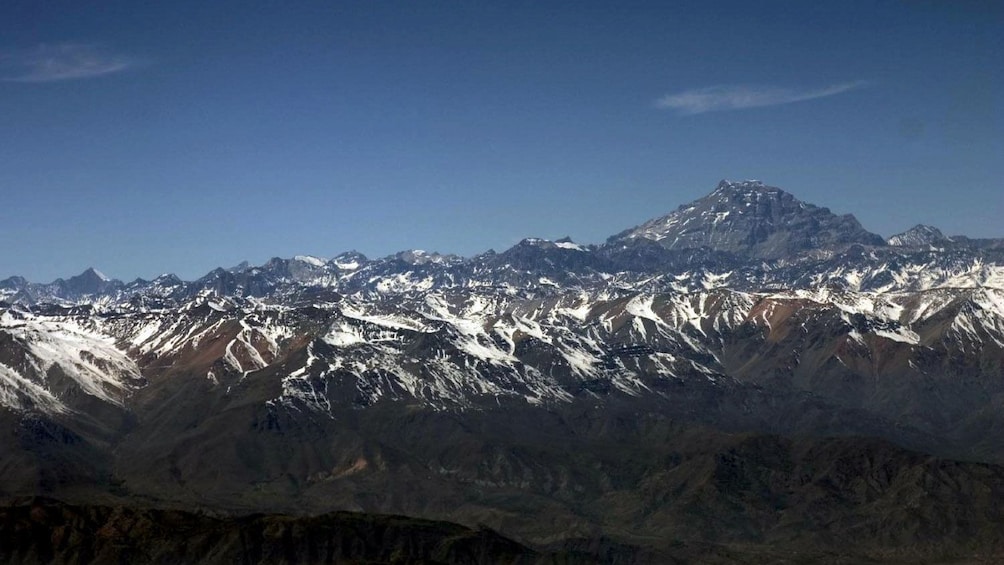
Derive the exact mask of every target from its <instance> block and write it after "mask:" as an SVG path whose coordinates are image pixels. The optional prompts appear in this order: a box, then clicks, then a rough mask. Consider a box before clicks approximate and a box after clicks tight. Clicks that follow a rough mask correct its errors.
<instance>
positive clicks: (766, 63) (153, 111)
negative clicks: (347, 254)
mask: <svg viewBox="0 0 1004 565" xmlns="http://www.w3.org/2000/svg"><path fill="white" fill-rule="evenodd" d="M1002 58H1004V3H1001V2H999V1H993V0H991V1H980V0H955V1H947V0H945V1H939V0H903V1H869V2H863V1H860V2H859V1H845V2H801V1H785V2H770V1H768V2H747V1H741V2H731V1H714V0H711V1H702V2H686V1H680V2H631V1H618V2H592V1H589V0H579V1H575V2H549V1H539V2H520V1H505V2H502V1H499V2H482V1H477V0H468V1H456V2H438V1H420V2H415V1H407V2H392V1H367V2H355V1H339V2H336V1H325V2H249V1H244V0H242V1H240V2H231V1H226V0H220V1H214V2H204V1H199V2H186V1H184V0H178V1H173V2H156V3H155V2H132V1H129V2H114V1H107V2H78V1H73V2H65V3H64V2H38V1H36V0H29V1H22V0H5V1H4V2H2V3H0V279H3V278H5V277H7V276H12V275H22V276H25V277H27V278H28V279H30V280H34V281H38V282H48V281H51V280H53V279H55V278H57V277H67V276H71V275H74V274H77V273H79V272H81V271H83V270H84V269H86V268H87V267H90V266H93V267H96V268H98V269H100V270H101V271H102V272H104V273H106V274H108V275H109V276H112V277H115V278H120V279H123V280H131V279H133V278H136V277H143V278H147V279H149V278H153V277H155V276H157V275H159V274H161V273H165V272H173V273H176V274H177V275H179V276H181V277H182V278H184V279H194V278H197V277H199V276H201V275H203V274H205V273H206V272H208V271H209V270H211V269H213V268H215V267H217V266H224V267H228V266H231V265H235V264H237V263H239V262H241V261H243V260H248V261H250V262H251V263H253V264H261V263H263V262H265V261H266V260H267V259H268V258H270V257H273V256H279V257H291V256H293V255H297V254H312V255H316V256H319V257H324V258H328V257H332V256H334V255H336V254H338V253H340V252H342V251H347V250H358V251H360V252H362V253H364V254H366V255H367V256H370V257H381V256H385V255H388V254H391V253H394V252H396V251H400V250H404V249H424V250H427V251H439V252H442V253H456V254H460V255H464V256H470V255H473V254H477V253H480V252H483V251H486V250H487V249H489V248H493V249H496V250H499V251H500V250H503V249H506V248H508V247H510V246H511V245H513V244H515V243H516V242H518V241H519V240H520V239H522V238H524V237H545V238H550V239H557V238H560V237H564V236H570V237H572V239H574V240H575V241H577V242H580V243H601V242H603V241H604V240H605V239H606V238H607V237H608V236H610V235H612V234H615V233H617V232H620V231H621V230H623V229H626V228H628V227H631V226H634V225H637V224H640V223H642V222H644V221H645V220H647V219H649V218H652V217H656V216H659V215H663V214H665V213H668V212H669V211H671V210H673V209H675V208H676V207H678V206H679V205H681V204H684V203H686V202H690V201H692V200H695V199H697V198H700V197H701V196H704V195H705V194H707V193H709V192H711V191H712V190H713V189H714V187H715V185H716V184H717V183H718V181H719V180H721V179H723V178H727V179H734V180H741V179H759V180H762V181H764V182H765V183H766V184H768V185H772V186H778V187H781V188H783V189H785V190H787V191H788V192H791V193H792V194H794V195H795V196H796V197H798V198H800V199H801V200H804V201H807V202H811V203H813V204H817V205H821V206H827V207H829V208H830V209H832V210H833V211H835V212H838V213H853V214H854V215H855V216H856V217H857V218H858V219H859V220H860V221H861V223H862V224H863V225H864V226H865V227H866V228H867V229H869V230H871V231H874V232H876V233H879V234H882V235H884V236H889V235H892V234H894V233H897V232H900V231H903V230H906V229H908V228H909V227H911V226H913V225H915V224H917V223H925V224H931V225H934V226H937V227H939V228H940V229H942V231H944V232H945V233H947V234H966V235H970V236H973V237H1004V222H1002V221H1001V218H1004V180H1002V179H1004V111H1002V105H1004V95H1002V92H1004V65H1002V64H1001V60H1002Z"/></svg>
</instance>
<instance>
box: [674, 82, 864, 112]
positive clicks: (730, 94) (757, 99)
mask: <svg viewBox="0 0 1004 565" xmlns="http://www.w3.org/2000/svg"><path fill="white" fill-rule="evenodd" d="M866 84H867V83H866V82H865V81H863V80H858V81H854V82H845V83H841V84H834V85H831V86H827V87H824V88H815V89H793V88H778V87H769V86H750V85H746V86H711V87H708V88H697V89H692V90H685V91H683V92H680V93H677V94H667V95H666V96H663V97H662V98H660V99H659V100H657V101H656V103H655V105H656V107H657V108H662V109H668V110H675V111H676V112H677V113H678V114H681V115H693V114H703V113H705V112H721V111H726V110H742V109H745V108H761V107H764V106H779V105H782V104H791V103H793V102H802V101H804V100H815V99H817V98H826V97H828V96H835V95H837V94H842V93H844V92H848V91H850V90H854V89H857V88H861V87H863V86H865V85H866Z"/></svg>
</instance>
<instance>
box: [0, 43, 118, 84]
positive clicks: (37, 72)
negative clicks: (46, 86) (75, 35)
mask: <svg viewBox="0 0 1004 565" xmlns="http://www.w3.org/2000/svg"><path fill="white" fill-rule="evenodd" d="M135 65H136V61H135V60H134V59H132V58H130V57H127V56H125V55H122V54H119V53H114V52H112V51H109V50H107V49H104V48H102V47H100V46H98V45H94V44H88V43H54V44H43V45H38V46H37V47H33V48H31V49H21V50H15V51H8V52H0V80H3V81H5V82H56V81H63V80H77V79H85V78H92V77H99V76H103V75H109V74H112V73H117V72H121V71H124V70H126V69H129V68H131V67H133V66H135Z"/></svg>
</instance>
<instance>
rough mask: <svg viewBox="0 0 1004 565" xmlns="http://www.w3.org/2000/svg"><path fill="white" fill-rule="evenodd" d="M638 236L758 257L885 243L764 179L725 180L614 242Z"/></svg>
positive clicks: (671, 244)
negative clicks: (763, 180) (764, 182)
mask: <svg viewBox="0 0 1004 565" xmlns="http://www.w3.org/2000/svg"><path fill="white" fill-rule="evenodd" d="M637 238H645V239H651V240H654V241H657V242H659V243H660V244H661V245H662V246H663V247H666V248H668V249H697V248H702V247H708V248H710V249H714V250H718V251H726V252H729V253H734V254H736V255H738V256H741V257H751V258H757V259H775V258H778V257H783V256H786V255H791V254H794V253H798V252H801V251H806V250H810V249H818V248H822V247H828V246H835V245H846V244H852V243H860V244H865V245H879V246H881V245H885V241H884V240H883V239H882V238H881V237H880V236H878V235H875V234H873V233H869V232H867V231H865V229H864V228H862V227H861V224H859V223H858V221H857V220H856V219H855V218H854V216H851V215H850V214H847V215H843V216H837V215H835V214H833V213H831V212H830V211H829V209H827V208H819V207H816V206H813V205H811V204H806V203H804V202H801V201H799V200H798V199H796V198H795V197H793V196H792V195H790V194H788V193H787V192H784V191H783V190H781V189H779V188H775V187H771V186H766V185H764V184H763V183H762V182H759V181H743V182H729V181H725V180H723V181H722V182H721V183H719V185H718V187H717V188H716V189H715V190H714V192H712V193H711V194H709V195H708V196H706V197H704V198H701V199H699V200H696V201H694V202H692V203H690V204H687V205H684V206H681V207H680V208H679V209H677V210H676V211H675V212H672V213H670V214H668V215H666V216H662V217H660V218H655V219H652V220H649V221H648V222H645V223H644V224H642V225H640V226H638V227H635V228H632V229H629V230H626V231H624V232H621V233H620V234H617V235H616V236H613V237H612V238H611V239H610V240H608V243H611V244H616V243H618V242H620V241H622V240H628V239H637Z"/></svg>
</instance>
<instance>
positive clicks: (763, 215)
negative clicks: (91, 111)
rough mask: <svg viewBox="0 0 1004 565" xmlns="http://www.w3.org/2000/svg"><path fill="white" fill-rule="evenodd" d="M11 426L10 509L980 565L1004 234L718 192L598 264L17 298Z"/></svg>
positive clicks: (696, 553) (283, 262) (680, 555)
mask: <svg viewBox="0 0 1004 565" xmlns="http://www.w3.org/2000/svg"><path fill="white" fill-rule="evenodd" d="M0 420H2V421H3V422H4V424H5V425H4V426H3V427H2V428H0V429H2V430H3V431H2V432H0V452H2V453H3V454H4V457H3V460H2V462H0V496H2V497H3V498H4V499H6V500H9V501H13V502H11V504H23V501H24V500H25V498H24V497H34V496H40V495H41V496H46V497H51V498H53V499H57V500H59V501H62V502H61V503H66V504H78V505H79V504H102V505H105V506H114V505H118V506H122V505H124V506H127V507H137V506H139V507H144V508H147V507H155V508H158V509H167V510H171V511H174V510H185V511H191V510H193V509H195V510H198V511H201V512H209V513H224V514H226V515H241V514H242V513H252V512H270V513H275V512H282V513H289V514H293V515H302V514H309V515H319V514H323V513H326V512H331V511H335V510H352V511H358V512H376V513H397V514H408V515H413V516H420V517H422V518H426V519H435V520H450V521H454V522H460V523H462V524H464V525H466V526H470V527H476V526H478V525H486V526H488V527H490V528H492V529H494V530H497V531H499V532H501V533H502V534H503V535H505V536H510V537H512V538H513V539H515V540H518V542H519V543H523V544H527V545H528V546H533V547H535V548H536V549H535V550H533V551H537V552H543V553H542V554H547V552H555V551H572V550H573V549H574V550H575V551H579V553H576V555H580V556H585V557H583V558H584V559H586V560H587V561H588V559H589V558H591V557H589V556H592V558H597V559H600V557H599V556H600V554H603V555H607V556H610V555H615V554H616V555H619V556H621V557H620V559H621V562H629V561H631V560H634V561H638V562H646V561H666V560H671V559H679V560H683V561H687V560H694V559H697V560H700V561H718V562H734V561H741V557H740V556H741V555H761V556H763V560H759V559H758V560H757V561H764V562H767V561H770V560H776V561H777V562H792V561H785V559H790V558H791V556H792V555H794V553H792V552H802V553H801V555H803V556H805V559H806V560H809V561H811V560H824V561H825V560H839V559H846V560H848V562H859V561H861V560H864V559H869V560H876V561H890V562H915V561H916V560H918V559H940V560H943V561H946V562H951V561H955V560H958V561H966V560H973V559H983V558H987V559H991V560H992V558H993V556H998V557H999V556H1001V555H1004V554H1002V553H1001V551H1002V548H1004V545H1002V543H1004V534H1002V533H1001V532H1004V527H1002V526H1004V515H1002V514H1001V511H1000V508H1002V507H1004V505H1001V504H1000V503H1001V502H1004V467H1002V466H1001V465H1004V440H1002V437H1004V436H1002V433H1004V240H1002V239H972V238H968V237H965V236H950V237H946V236H945V235H943V234H942V233H941V232H940V231H939V230H938V229H937V228H934V227H931V226H923V225H919V226H917V227H915V228H912V229H911V230H908V231H907V232H905V233H902V234H898V235H894V236H892V237H890V238H888V239H884V238H882V237H881V236H878V235H876V234H873V233H870V232H868V231H867V230H866V229H865V228H864V227H862V226H861V224H860V223H859V222H858V221H857V220H856V219H855V218H854V217H853V216H851V215H849V214H848V215H837V214H834V213H832V212H831V211H830V210H828V209H826V208H821V207H817V206H814V205H812V204H808V203H804V202H801V201H799V200H798V199H797V198H795V197H794V196H792V195H791V194H789V193H787V192H785V191H783V190H781V189H779V188H775V187H770V186H767V185H765V184H763V183H761V182H759V181H743V182H729V181H722V182H721V183H720V184H719V185H718V186H717V187H716V188H715V189H714V190H713V191H712V192H711V193H710V194H708V195H707V196H706V197H704V198H701V199H699V200H697V201H695V202H692V203H690V204H686V205H684V206H681V207H680V208H678V209H677V210H675V211H673V212H671V213H669V214H667V215H664V216H661V217H658V218H654V219H652V220H649V221H646V222H644V223H642V224H641V225H639V226H637V227H633V228H630V229H627V230H624V231H621V232H620V233H618V234H616V235H613V236H611V237H610V238H609V239H607V240H606V242H604V243H603V244H600V245H585V244H579V243H575V242H573V241H571V240H569V239H567V238H566V239H562V240H558V241H549V240H545V239H539V238H528V239H524V240H522V241H521V242H519V243H518V244H516V245H515V246H513V247H512V248H510V249H508V250H505V251H502V252H494V251H488V252H486V253H483V254H481V255H477V256H474V257H470V258H462V257H458V256H453V255H440V254H438V253H426V252H423V251H417V250H412V251H405V252H401V253H398V254H395V255H391V256H388V257H384V258H380V259H368V258H366V257H365V256H363V255H361V254H359V253H357V252H347V253H342V254H340V255H337V256H336V257H334V258H332V259H330V260H325V259H319V258H316V257H310V256H297V257H293V258H289V259H281V258H275V259H272V260H270V261H268V262H266V263H265V264H264V265H260V266H251V265H247V264H242V265H239V266H237V267H234V268H230V269H224V268H219V269H215V270H213V271H211V272H210V273H208V274H206V275H205V276H204V277H202V278H200V279H197V280H194V281H182V280H181V279H179V278H178V277H176V276H173V275H162V276H160V277H157V278H156V279H154V280H151V281H147V280H142V279H137V280H135V281H132V282H128V283H127V282H122V281H118V280H111V279H109V278H107V277H105V276H104V275H102V274H101V273H100V272H98V271H96V270H94V269H88V270H87V271H85V272H84V273H82V274H80V275H77V276H75V277H70V278H68V279H58V280H56V281H54V282H52V283H46V284H42V283H33V282H29V281H27V280H25V279H23V278H20V277H12V278H8V279H6V280H3V281H0ZM16 514H17V512H15V511H13V510H12V511H11V515H16ZM102 516H104V514H102ZM103 519H104V518H103ZM465 535H466V534H465ZM600 540H602V541H600ZM514 543H515V542H514ZM576 544H578V545H576ZM514 547H515V546H514ZM583 547H585V548H588V551H585V550H582V548H583ZM570 548H571V549H570ZM778 548H781V549H778ZM580 550H582V551H580ZM513 551H516V550H513ZM519 551H523V550H522V549H520V550H519ZM526 551H531V550H529V549H527V550H526ZM583 551H585V552H584V553H583ZM590 552H592V553H590ZM604 552H605V553H604ZM517 553H518V552H517ZM520 555H523V554H522V553H521V554H520ZM526 555H529V554H526ZM533 555H538V554H537V553H534V554H533ZM988 556H989V557H988ZM535 559H536V557H535ZM600 560H601V561H602V559H600ZM796 561H797V560H796Z"/></svg>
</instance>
